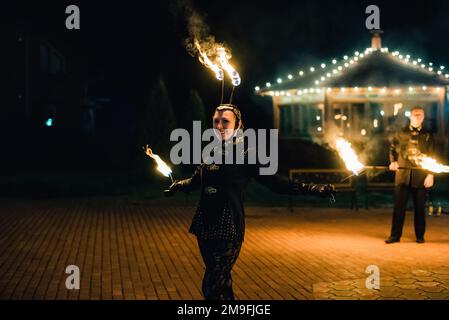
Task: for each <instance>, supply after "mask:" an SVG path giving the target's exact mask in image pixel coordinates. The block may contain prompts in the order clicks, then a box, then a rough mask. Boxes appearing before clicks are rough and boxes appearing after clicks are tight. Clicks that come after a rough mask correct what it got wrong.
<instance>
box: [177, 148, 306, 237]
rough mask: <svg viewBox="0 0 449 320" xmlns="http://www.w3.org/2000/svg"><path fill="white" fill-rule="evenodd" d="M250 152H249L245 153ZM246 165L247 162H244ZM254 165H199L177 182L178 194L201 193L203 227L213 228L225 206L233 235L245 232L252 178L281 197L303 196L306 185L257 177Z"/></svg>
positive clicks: (256, 169) (286, 180) (270, 176)
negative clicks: (246, 200) (234, 230)
mask: <svg viewBox="0 0 449 320" xmlns="http://www.w3.org/2000/svg"><path fill="white" fill-rule="evenodd" d="M245 152H246V153H247V154H248V153H249V152H254V151H253V150H246V151H245ZM245 163H247V162H245ZM259 168H260V165H258V164H205V163H203V164H201V165H199V166H198V167H197V168H196V170H195V172H194V173H193V175H192V176H191V177H190V178H189V179H186V180H183V181H181V182H182V186H181V191H184V192H189V191H191V190H195V189H199V188H200V189H201V196H200V201H199V205H198V209H199V210H201V211H202V212H204V220H205V221H204V222H205V223H206V224H212V225H213V224H216V223H217V221H218V219H219V217H220V215H221V214H222V213H223V209H224V206H225V203H227V204H228V206H229V208H230V209H231V213H232V215H233V218H234V221H235V225H236V228H237V232H238V233H239V234H240V235H241V239H242V240H243V234H244V230H245V209H244V203H243V202H244V192H245V189H246V186H247V185H248V183H249V181H250V180H251V179H252V178H255V179H257V180H258V181H259V182H261V183H263V184H264V185H266V186H267V187H268V188H270V189H271V190H272V191H274V192H277V193H281V194H297V193H299V192H303V193H307V192H308V189H307V188H308V185H304V184H299V183H297V182H291V181H289V180H288V179H287V178H286V177H283V176H280V175H277V174H276V175H259Z"/></svg>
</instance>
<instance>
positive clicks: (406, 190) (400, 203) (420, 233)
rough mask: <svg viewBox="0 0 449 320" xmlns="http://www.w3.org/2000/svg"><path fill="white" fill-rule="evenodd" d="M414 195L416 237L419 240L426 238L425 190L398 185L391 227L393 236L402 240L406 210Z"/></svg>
mask: <svg viewBox="0 0 449 320" xmlns="http://www.w3.org/2000/svg"><path fill="white" fill-rule="evenodd" d="M410 193H411V194H412V199H413V206H414V209H415V217H414V223H415V235H416V238H417V239H421V238H424V233H425V231H426V212H425V204H426V195H427V190H426V189H424V188H412V187H409V186H406V185H398V186H396V188H395V200H394V210H393V223H392V227H391V236H392V237H394V238H397V239H400V238H401V236H402V228H403V227H404V220H405V210H406V208H407V200H408V197H409V194H410Z"/></svg>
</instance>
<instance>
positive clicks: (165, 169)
mask: <svg viewBox="0 0 449 320" xmlns="http://www.w3.org/2000/svg"><path fill="white" fill-rule="evenodd" d="M144 150H145V153H146V154H147V155H148V156H149V157H150V158H152V159H153V160H154V161H156V164H157V168H156V169H157V170H158V171H159V172H160V173H162V174H163V175H164V176H166V177H167V178H168V177H170V179H171V180H172V182H173V177H172V175H171V174H172V170H171V169H170V167H169V166H168V165H167V164H166V163H165V162H164V161H163V160H162V159H161V157H159V156H158V155H157V154H154V153H153V151H152V150H151V148H150V147H149V146H148V145H146V146H145V147H144Z"/></svg>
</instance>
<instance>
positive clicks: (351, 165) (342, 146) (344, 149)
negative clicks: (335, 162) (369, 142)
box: [336, 138, 365, 175]
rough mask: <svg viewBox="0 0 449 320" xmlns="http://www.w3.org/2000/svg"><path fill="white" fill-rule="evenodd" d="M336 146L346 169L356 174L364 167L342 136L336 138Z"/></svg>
mask: <svg viewBox="0 0 449 320" xmlns="http://www.w3.org/2000/svg"><path fill="white" fill-rule="evenodd" d="M336 146H337V151H338V154H339V156H340V157H341V158H342V159H343V161H344V163H345V166H346V169H348V170H349V171H352V172H353V173H354V174H356V175H357V174H359V173H360V171H362V170H363V169H364V168H365V166H364V165H363V164H362V163H361V162H360V161H359V159H358V156H357V155H356V153H355V152H354V150H353V149H352V148H351V144H350V143H349V142H348V141H346V140H345V139H343V138H338V139H337V141H336Z"/></svg>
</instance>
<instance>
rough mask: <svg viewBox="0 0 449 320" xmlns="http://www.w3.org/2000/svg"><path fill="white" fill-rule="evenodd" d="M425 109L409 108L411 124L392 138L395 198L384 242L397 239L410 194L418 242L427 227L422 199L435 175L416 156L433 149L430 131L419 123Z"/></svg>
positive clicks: (429, 153)
mask: <svg viewBox="0 0 449 320" xmlns="http://www.w3.org/2000/svg"><path fill="white" fill-rule="evenodd" d="M423 121H424V109H423V108H422V107H414V108H412V110H411V111H410V125H409V126H407V127H405V128H403V129H402V130H400V131H399V132H398V133H397V134H396V136H395V137H394V138H393V139H392V141H391V146H390V170H393V171H396V174H395V202H394V210H393V221H392V227H391V234H390V237H389V238H388V239H387V240H385V242H386V243H388V244H389V243H395V242H399V241H400V239H401V236H402V228H403V226H404V219H405V210H406V207H407V200H408V197H409V194H410V193H411V194H412V198H413V204H414V207H415V217H414V224H415V235H416V242H417V243H424V233H425V231H426V220H425V219H426V214H425V203H426V195H427V190H429V189H430V188H432V186H433V183H434V176H433V174H432V173H430V172H427V171H425V170H423V169H420V168H419V167H417V165H416V159H417V158H418V157H419V156H420V155H421V154H426V155H429V156H431V155H432V154H433V152H434V140H433V137H432V133H431V132H430V131H428V130H426V129H424V128H423V127H422V124H423Z"/></svg>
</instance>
